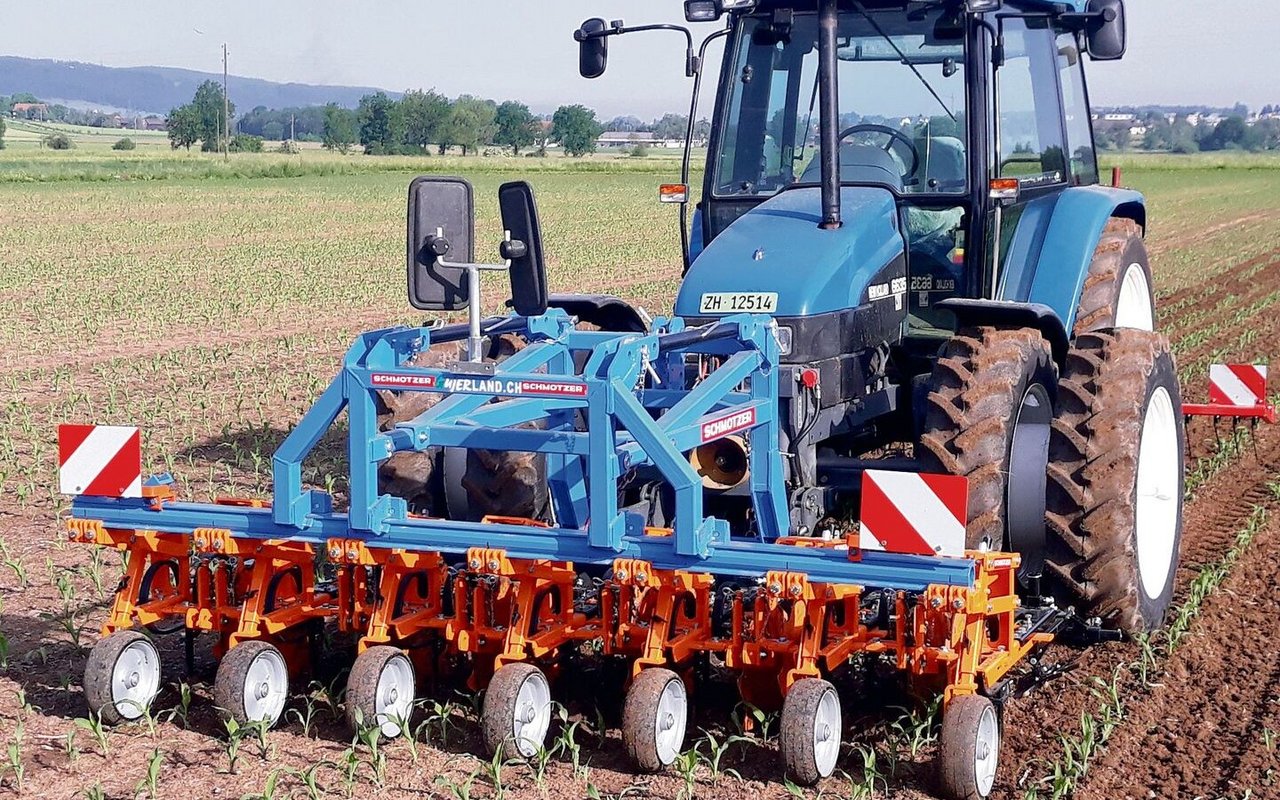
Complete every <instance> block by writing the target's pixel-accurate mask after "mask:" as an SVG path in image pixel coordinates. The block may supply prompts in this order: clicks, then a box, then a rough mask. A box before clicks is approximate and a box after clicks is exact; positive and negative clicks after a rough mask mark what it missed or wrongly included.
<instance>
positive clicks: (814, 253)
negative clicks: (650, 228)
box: [675, 187, 906, 317]
mask: <svg viewBox="0 0 1280 800" xmlns="http://www.w3.org/2000/svg"><path fill="white" fill-rule="evenodd" d="M840 198H841V206H842V208H843V215H844V226H843V227H841V228H840V229H839V230H833V231H828V230H822V229H820V228H819V227H818V223H819V222H820V221H821V219H822V194H821V190H820V189H818V188H816V187H804V188H799V189H788V190H786V191H783V192H779V193H778V194H777V195H775V196H774V197H772V198H770V199H769V200H766V201H765V202H764V203H761V204H760V205H759V206H757V207H755V208H753V209H752V210H751V211H748V212H747V213H746V214H744V215H742V216H741V217H739V218H738V219H737V220H735V221H734V223H733V224H732V225H730V226H729V227H728V228H726V229H725V230H724V231H723V232H722V233H721V234H720V235H719V236H717V237H716V238H715V239H714V240H713V241H712V242H711V243H710V244H708V245H707V247H706V249H705V250H703V251H702V253H701V254H699V255H698V258H697V260H695V261H694V262H693V266H692V267H691V268H690V270H689V273H688V274H687V275H686V276H685V279H684V282H683V283H682V284H681V286H680V292H679V293H678V294H677V295H676V304H675V312H676V314H677V315H679V316H682V317H705V316H708V315H711V316H715V315H722V314H731V313H735V312H737V311H742V310H746V311H756V310H759V304H760V303H761V302H762V301H761V297H762V296H763V298H765V299H764V302H765V303H766V305H765V310H766V311H768V312H769V313H772V314H773V315H774V316H778V317H805V316H812V315H815V314H825V313H829V312H834V311H842V310H845V309H851V308H856V307H858V306H860V305H864V304H866V303H868V302H870V301H872V300H877V299H881V298H884V297H886V296H887V295H889V294H890V293H891V292H892V293H893V294H899V292H905V290H906V287H905V285H904V286H902V287H898V286H892V287H891V286H890V281H891V277H898V276H899V275H901V274H903V273H902V272H901V270H900V269H899V270H891V269H886V268H888V267H890V265H892V264H894V263H895V262H897V263H899V264H900V263H901V261H902V259H903V257H904V251H905V246H906V245H905V242H904V240H903V237H902V233H901V231H899V229H898V212H897V204H896V203H895V202H894V198H893V195H892V194H891V193H890V192H889V191H888V190H885V189H876V188H871V187H845V188H843V189H841V191H840ZM890 272H891V273H892V276H891V277H890V276H889V273H890ZM881 284H884V285H883V286H881ZM709 295H714V296H716V300H715V302H714V303H712V302H711V301H710V300H708V301H707V303H704V297H706V296H709ZM735 295H737V296H743V297H742V298H741V299H739V300H737V301H736V302H735V298H734V297H733V296H735ZM774 295H776V298H775V297H774ZM753 298H754V299H753ZM744 305H745V306H746V307H743V306H744ZM711 306H714V307H711Z"/></svg>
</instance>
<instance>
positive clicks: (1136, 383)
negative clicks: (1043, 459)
mask: <svg viewBox="0 0 1280 800" xmlns="http://www.w3.org/2000/svg"><path fill="white" fill-rule="evenodd" d="M1059 408H1060V410H1059V414H1058V418H1057V420H1055V422H1054V426H1053V436H1052V441H1051V445H1050V456H1051V464H1050V468H1049V490H1048V505H1049V509H1048V510H1049V513H1048V520H1049V555H1048V564H1047V567H1046V572H1045V580H1046V584H1047V588H1049V589H1050V590H1051V591H1052V592H1053V594H1054V596H1055V597H1056V598H1057V600H1058V601H1059V602H1060V603H1061V604H1063V605H1071V606H1075V608H1076V609H1077V611H1078V612H1079V613H1080V614H1081V616H1084V617H1096V618H1100V619H1101V620H1102V621H1103V622H1105V623H1108V624H1111V625H1113V626H1115V627H1117V628H1119V629H1120V630H1122V631H1125V632H1126V633H1131V634H1132V633H1142V632H1145V631H1150V630H1152V629H1154V628H1156V627H1159V625H1160V623H1161V622H1162V621H1163V619H1164V615H1165V611H1166V610H1167V609H1168V607H1169V603H1170V601H1171V599H1172V596H1173V584H1174V575H1175V573H1176V571H1177V568H1178V547H1179V543H1180V541H1181V539H1182V494H1183V488H1184V464H1183V459H1184V455H1185V451H1186V440H1185V432H1184V430H1183V427H1182V420H1181V419H1180V415H1181V409H1182V398H1181V394H1180V393H1179V390H1178V373H1177V368H1176V366H1175V364H1174V359H1173V354H1172V353H1171V352H1170V350H1169V342H1168V340H1167V339H1165V338H1164V337H1163V336H1160V335H1158V334H1154V333H1149V332H1146V331H1138V330H1115V331H1109V332H1099V333H1091V334H1086V335H1084V336H1081V337H1079V338H1078V339H1077V340H1076V343H1075V346H1074V347H1072V349H1071V352H1070V353H1069V355H1068V356H1067V365H1066V369H1065V371H1064V374H1063V377H1062V381H1061V383H1060V402H1059Z"/></svg>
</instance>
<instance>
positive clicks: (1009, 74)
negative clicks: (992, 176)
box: [996, 17, 1067, 188]
mask: <svg viewBox="0 0 1280 800" xmlns="http://www.w3.org/2000/svg"><path fill="white" fill-rule="evenodd" d="M1004 43H1005V63H1004V65H1003V66H1001V67H1000V69H999V71H998V72H997V73H996V91H997V101H998V103H999V120H998V121H999V129H1000V134H999V135H1000V139H999V149H998V158H999V176H1000V177H1002V178H1015V177H1016V178H1018V179H1019V180H1020V181H1021V182H1022V184H1023V186H1024V187H1026V188H1034V187H1036V186H1042V185H1051V184H1058V183H1062V182H1063V181H1065V180H1066V172H1067V164H1066V158H1065V152H1066V142H1065V141H1064V135H1063V130H1062V115H1061V112H1060V108H1059V103H1058V77H1057V74H1056V73H1057V70H1058V66H1057V58H1056V54H1057V46H1056V44H1055V41H1054V35H1053V31H1052V30H1050V29H1049V27H1048V21H1047V20H1037V19H1022V18H1019V17H1010V18H1008V19H1006V20H1004Z"/></svg>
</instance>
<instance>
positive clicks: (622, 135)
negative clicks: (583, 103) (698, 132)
mask: <svg viewBox="0 0 1280 800" xmlns="http://www.w3.org/2000/svg"><path fill="white" fill-rule="evenodd" d="M637 145H643V146H645V147H657V148H668V149H675V148H681V147H684V140H683V139H660V138H658V135H657V134H654V133H648V132H641V131H634V132H633V131H605V132H604V133H602V134H600V138H598V139H596V147H599V148H600V149H602V150H609V149H618V148H622V147H636V146H637Z"/></svg>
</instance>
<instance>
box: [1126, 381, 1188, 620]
mask: <svg viewBox="0 0 1280 800" xmlns="http://www.w3.org/2000/svg"><path fill="white" fill-rule="evenodd" d="M1177 426H1178V419H1177V415H1176V414H1175V413H1174V408H1173V400H1172V398H1170V396H1169V390H1168V389H1166V388H1165V387H1163V386H1161V387H1158V388H1157V389H1156V390H1155V392H1154V393H1152V395H1151V400H1150V402H1149V403H1148V405H1147V413H1146V415H1145V417H1144V419H1143V422H1142V441H1141V443H1140V444H1139V447H1138V485H1137V503H1136V506H1137V508H1136V515H1137V519H1136V520H1135V526H1134V535H1135V537H1136V538H1137V551H1138V577H1139V578H1140V579H1141V582H1142V591H1143V593H1144V594H1146V596H1147V597H1148V598H1151V599H1153V600H1154V599H1157V598H1159V597H1161V596H1162V595H1163V594H1164V592H1165V589H1166V588H1167V584H1168V582H1169V572H1170V568H1171V567H1172V566H1173V556H1174V552H1173V551H1174V548H1175V546H1176V545H1177V542H1176V539H1177V535H1176V533H1177V526H1178V506H1179V502H1180V500H1181V498H1180V497H1179V496H1178V483H1179V481H1178V475H1179V471H1180V470H1181V469H1182V462H1181V459H1180V458H1179V455H1180V454H1179V453H1178V429H1177Z"/></svg>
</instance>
